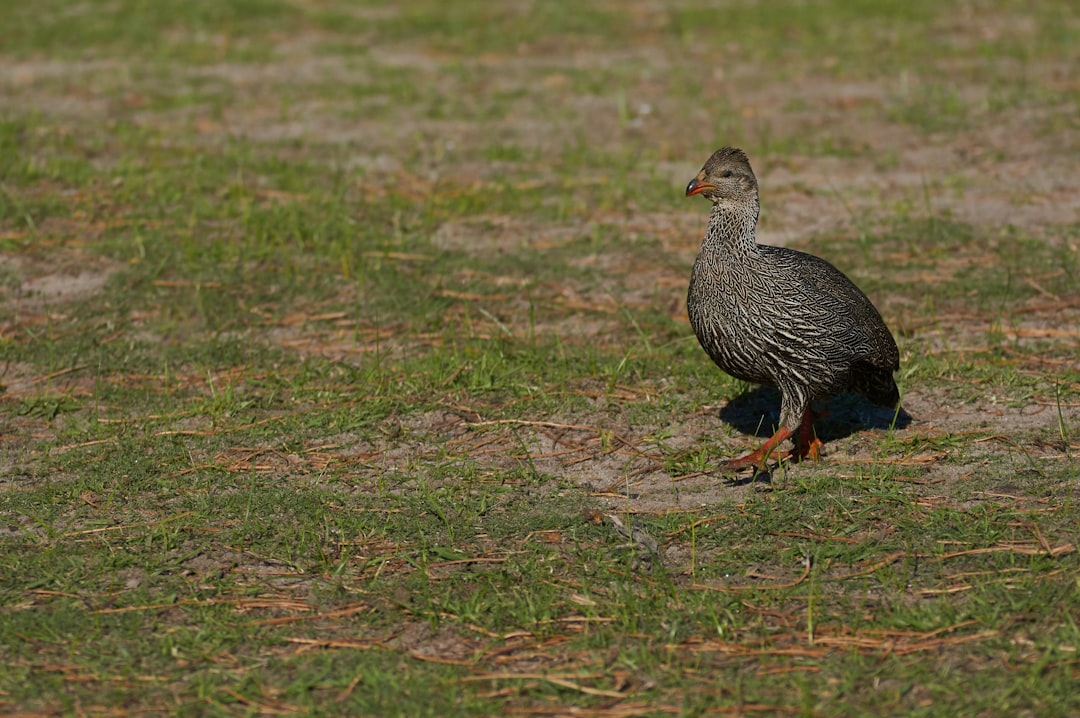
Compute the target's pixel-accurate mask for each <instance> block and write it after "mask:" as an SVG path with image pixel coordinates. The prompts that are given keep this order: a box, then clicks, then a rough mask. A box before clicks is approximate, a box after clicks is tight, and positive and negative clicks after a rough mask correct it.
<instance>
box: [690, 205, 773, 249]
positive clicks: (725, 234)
mask: <svg viewBox="0 0 1080 718" xmlns="http://www.w3.org/2000/svg"><path fill="white" fill-rule="evenodd" d="M759 207H760V206H759V204H758V200H757V198H756V197H755V198H754V200H753V202H752V203H749V204H747V203H739V204H738V205H734V204H729V203H725V202H718V203H716V204H714V205H713V208H712V214H711V215H709V224H708V225H707V226H706V228H705V239H704V240H703V241H702V243H701V252H702V253H704V254H713V253H723V254H728V253H744V252H747V253H748V252H754V251H756V250H757V240H756V239H755V236H754V229H755V228H756V227H757V220H758V211H759Z"/></svg>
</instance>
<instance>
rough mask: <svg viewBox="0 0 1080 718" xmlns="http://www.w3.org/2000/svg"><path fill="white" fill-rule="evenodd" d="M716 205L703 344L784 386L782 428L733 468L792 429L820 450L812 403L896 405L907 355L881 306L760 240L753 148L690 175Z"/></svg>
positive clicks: (806, 446)
mask: <svg viewBox="0 0 1080 718" xmlns="http://www.w3.org/2000/svg"><path fill="white" fill-rule="evenodd" d="M686 194H687V196H691V195H695V194H701V195H704V196H705V197H706V198H708V199H709V200H710V201H711V202H712V203H713V207H712V214H711V216H710V217H709V223H708V226H707V228H706V230H705V238H704V240H703V241H702V243H701V249H700V250H699V252H698V255H697V260H696V261H695V262H694V270H693V273H692V274H691V276H690V289H689V292H688V294H687V302H686V304H687V309H688V311H689V314H690V324H691V325H692V326H693V328H694V333H695V334H696V335H697V338H698V341H699V342H700V343H701V346H702V347H703V348H704V349H705V351H706V352H707V353H708V354H709V356H710V357H711V358H712V360H713V361H714V362H716V364H717V366H719V367H720V368H721V369H723V370H724V371H725V372H727V373H728V374H731V375H732V376H734V377H737V378H739V379H743V380H744V381H749V382H754V383H756V384H766V385H770V386H775V387H778V388H779V389H780V394H781V407H780V427H779V429H778V431H777V432H776V434H775V435H774V436H773V437H772V438H771V439H770V440H769V441H768V442H766V444H765V445H764V446H762V447H761V449H759V450H758V451H757V452H754V453H752V454H749V455H747V456H745V457H742V458H740V459H736V460H734V461H732V462H729V468H740V467H744V466H751V465H762V464H763V463H764V462H765V461H766V460H767V459H768V458H769V455H770V454H771V453H772V451H773V449H775V448H776V446H777V445H779V444H780V443H781V442H782V441H784V440H785V439H787V438H788V437H794V439H795V444H796V456H798V457H805V456H814V457H816V456H817V450H818V448H819V447H820V442H819V441H817V440H816V439H814V438H813V433H812V426H811V425H812V422H813V419H814V414H813V412H812V411H810V402H811V401H813V400H815V399H824V398H827V397H829V396H832V395H834V394H838V393H841V392H844V391H853V392H857V393H860V394H863V395H865V396H866V397H867V398H869V399H870V400H871V401H873V402H875V403H877V404H881V405H884V406H890V407H895V406H896V405H897V403H898V402H899V400H900V394H899V391H898V390H897V387H896V382H895V381H893V372H894V371H896V370H897V369H899V368H900V353H899V352H898V351H897V348H896V342H895V341H894V340H893V337H892V334H890V333H889V330H888V328H887V327H886V326H885V322H884V321H882V319H881V314H879V313H878V311H877V309H876V308H875V307H874V305H873V304H872V303H871V302H870V300H869V299H867V297H866V295H865V294H863V293H862V292H861V291H860V290H859V288H858V287H856V286H855V285H854V284H853V283H852V281H851V280H850V279H848V278H847V277H846V276H844V274H843V273H842V272H840V270H838V269H837V268H836V267H834V266H832V265H831V264H829V263H828V262H826V261H825V260H823V259H819V258H818V257H814V256H812V255H809V254H806V253H804V252H798V251H796V250H793V249H788V248H786V247H772V246H768V245H761V244H758V243H757V241H756V239H755V229H756V226H757V220H758V211H759V207H760V205H759V202H758V184H757V178H756V177H755V176H754V172H753V170H751V169H750V162H749V161H748V160H747V158H746V155H745V154H744V153H743V152H742V151H741V150H738V149H735V148H732V147H725V148H723V149H720V150H717V151H716V152H715V153H713V156H712V157H710V158H709V161H708V162H706V163H705V166H704V167H703V168H702V169H701V172H699V173H698V175H697V177H696V178H694V179H693V180H691V181H690V184H689V185H687V188H686Z"/></svg>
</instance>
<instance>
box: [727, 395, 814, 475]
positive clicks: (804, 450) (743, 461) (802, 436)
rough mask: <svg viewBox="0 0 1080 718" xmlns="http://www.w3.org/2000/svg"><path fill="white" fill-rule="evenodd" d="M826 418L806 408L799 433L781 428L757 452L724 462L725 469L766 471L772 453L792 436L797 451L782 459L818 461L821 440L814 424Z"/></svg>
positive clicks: (784, 454) (788, 453)
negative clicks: (751, 468) (815, 433)
mask: <svg viewBox="0 0 1080 718" xmlns="http://www.w3.org/2000/svg"><path fill="white" fill-rule="evenodd" d="M824 416H826V414H825V413H820V414H819V413H818V412H816V411H813V410H812V409H810V407H806V411H804V412H803V416H802V421H801V422H800V423H799V428H798V430H797V433H793V432H791V431H789V430H788V429H785V428H783V427H781V428H780V430H779V431H777V432H776V433H775V434H773V435H772V436H771V437H769V440H768V441H766V442H765V443H764V444H762V445H761V448H759V449H758V450H757V451H752V452H750V453H749V454H747V455H746V456H740V457H739V458H737V459H732V460H730V461H726V462H724V468H725V469H727V470H728V471H738V470H739V469H746V468H750V467H751V466H752V467H754V468H757V469H764V468H765V464H766V463H767V462H768V460H769V459H770V458H771V457H772V453H773V452H774V451H775V450H776V447H778V446H779V445H780V444H782V443H783V442H784V440H786V439H788V438H789V437H791V436H793V435H794V436H795V449H794V450H793V451H788V452H785V453H783V454H781V456H780V458H782V459H792V460H794V461H801V460H802V459H811V460H813V461H817V460H818V459H819V458H820V457H821V447H822V443H821V439H819V438H817V436H815V435H814V422H815V421H817V420H818V419H820V418H822V417H824Z"/></svg>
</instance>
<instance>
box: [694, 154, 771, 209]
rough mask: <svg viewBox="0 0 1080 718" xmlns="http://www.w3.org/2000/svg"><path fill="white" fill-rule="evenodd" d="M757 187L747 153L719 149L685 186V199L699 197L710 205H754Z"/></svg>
mask: <svg viewBox="0 0 1080 718" xmlns="http://www.w3.org/2000/svg"><path fill="white" fill-rule="evenodd" d="M757 191H758V184H757V178H756V177H755V176H754V171H753V170H752V169H750V160H748V159H746V153H744V152H743V151H742V150H740V149H736V148H734V147H722V148H720V149H718V150H717V151H716V152H713V154H712V157H710V158H709V161H708V162H706V163H705V166H704V167H702V168H701V171H700V172H698V173H697V177H695V178H694V179H692V180H690V184H688V185H686V196H687V197H693V196H694V195H696V194H700V195H701V196H703V197H705V198H706V199H708V200H709V201H711V202H712V203H713V204H720V203H721V202H737V203H742V202H748V203H755V202H756V201H757Z"/></svg>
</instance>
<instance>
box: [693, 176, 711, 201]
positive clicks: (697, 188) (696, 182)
mask: <svg viewBox="0 0 1080 718" xmlns="http://www.w3.org/2000/svg"><path fill="white" fill-rule="evenodd" d="M707 189H716V185H714V184H709V183H708V182H702V181H701V177H695V178H694V179H692V180H690V184H688V185H686V196H687V197H693V196H694V195H696V194H701V193H702V192H704V191H705V190H707Z"/></svg>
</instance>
